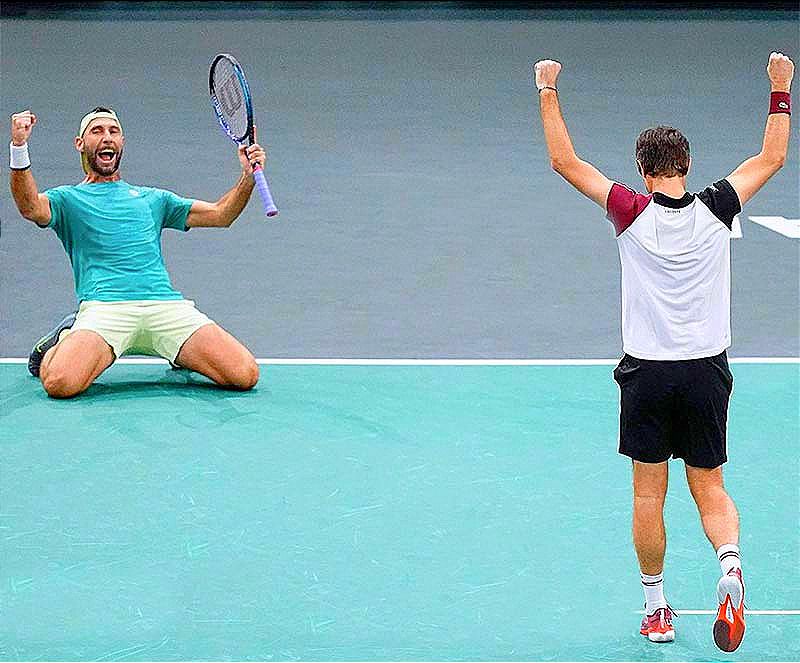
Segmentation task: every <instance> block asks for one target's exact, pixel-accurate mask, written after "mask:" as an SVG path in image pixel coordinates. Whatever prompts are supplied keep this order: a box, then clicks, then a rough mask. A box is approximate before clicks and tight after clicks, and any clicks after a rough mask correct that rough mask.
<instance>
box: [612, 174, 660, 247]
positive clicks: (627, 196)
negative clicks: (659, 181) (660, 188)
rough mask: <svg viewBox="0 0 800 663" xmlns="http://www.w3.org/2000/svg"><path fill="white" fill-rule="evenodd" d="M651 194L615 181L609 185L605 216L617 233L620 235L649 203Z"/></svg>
mask: <svg viewBox="0 0 800 663" xmlns="http://www.w3.org/2000/svg"><path fill="white" fill-rule="evenodd" d="M652 197H653V196H652V195H649V196H645V195H644V194H641V193H636V192H635V191H634V190H633V189H629V188H628V187H626V186H625V185H624V184H617V183H616V182H615V183H614V184H613V185H612V186H611V191H609V192H608V200H607V201H606V218H607V219H608V220H609V221H611V223H613V224H614V229H615V230H616V231H617V235H618V236H619V235H621V234H622V233H623V232H625V230H626V229H627V228H628V227H629V226H630V225H631V224H632V223H633V222H634V221H635V220H636V217H637V216H639V215H640V214H641V213H642V210H644V208H645V207H647V206H648V205H649V204H650V200H651V199H652Z"/></svg>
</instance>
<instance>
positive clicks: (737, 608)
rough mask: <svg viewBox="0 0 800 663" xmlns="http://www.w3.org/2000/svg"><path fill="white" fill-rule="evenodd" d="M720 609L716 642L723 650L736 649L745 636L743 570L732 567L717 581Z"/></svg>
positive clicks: (715, 623)
mask: <svg viewBox="0 0 800 663" xmlns="http://www.w3.org/2000/svg"><path fill="white" fill-rule="evenodd" d="M717 599H718V600H719V610H718V611H717V621H715V622H714V642H715V643H716V645H717V647H719V648H720V649H721V650H722V651H727V652H731V651H736V649H737V648H738V647H739V645H740V644H742V638H744V582H743V581H742V570H741V569H731V570H730V571H728V573H727V574H726V575H724V576H722V577H721V578H720V579H719V582H718V583H717Z"/></svg>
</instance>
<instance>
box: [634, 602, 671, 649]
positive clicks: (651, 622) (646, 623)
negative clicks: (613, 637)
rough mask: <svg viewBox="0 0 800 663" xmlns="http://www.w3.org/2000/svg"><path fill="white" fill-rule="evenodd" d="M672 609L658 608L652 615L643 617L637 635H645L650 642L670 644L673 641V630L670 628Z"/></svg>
mask: <svg viewBox="0 0 800 663" xmlns="http://www.w3.org/2000/svg"><path fill="white" fill-rule="evenodd" d="M674 614H675V613H674V612H673V611H672V608H670V607H669V606H667V607H666V608H658V609H657V610H656V611H655V612H654V613H653V614H652V615H645V616H644V618H643V619H642V627H641V628H640V629H639V633H641V634H642V635H646V636H647V639H648V640H650V642H672V641H673V640H674V639H675V628H674V627H673V626H672V618H673V616H674Z"/></svg>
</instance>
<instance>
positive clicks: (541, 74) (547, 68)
mask: <svg viewBox="0 0 800 663" xmlns="http://www.w3.org/2000/svg"><path fill="white" fill-rule="evenodd" d="M533 71H534V72H535V74H536V89H537V90H542V89H544V88H546V87H556V81H557V80H558V73H559V72H560V71H561V63H560V62H556V61H555V60H539V62H537V63H536V64H535V65H533Z"/></svg>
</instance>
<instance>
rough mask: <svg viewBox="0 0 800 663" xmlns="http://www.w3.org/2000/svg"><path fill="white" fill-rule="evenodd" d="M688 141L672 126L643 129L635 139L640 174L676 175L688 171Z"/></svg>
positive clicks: (684, 173) (654, 175)
mask: <svg viewBox="0 0 800 663" xmlns="http://www.w3.org/2000/svg"><path fill="white" fill-rule="evenodd" d="M689 156H690V155H689V141H688V140H686V137H685V136H684V135H683V134H682V133H681V132H680V131H678V130H677V129H674V128H672V127H651V128H650V129H645V130H644V131H643V132H642V133H640V134H639V137H638V138H637V139H636V161H638V162H639V164H641V169H642V175H650V176H651V177H677V176H678V175H686V173H688V172H689Z"/></svg>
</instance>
